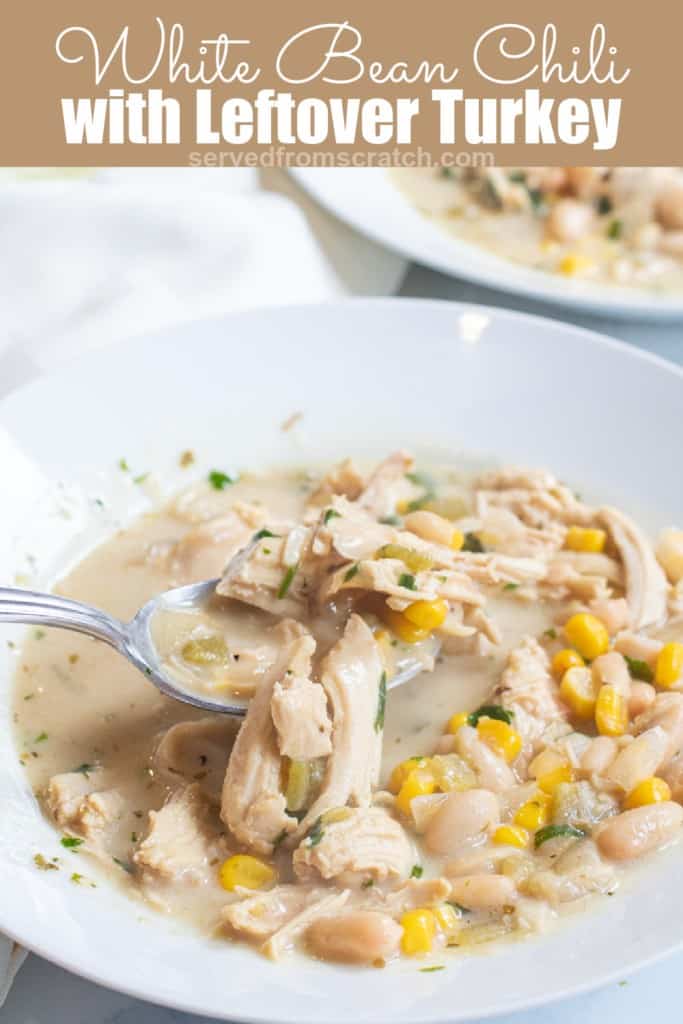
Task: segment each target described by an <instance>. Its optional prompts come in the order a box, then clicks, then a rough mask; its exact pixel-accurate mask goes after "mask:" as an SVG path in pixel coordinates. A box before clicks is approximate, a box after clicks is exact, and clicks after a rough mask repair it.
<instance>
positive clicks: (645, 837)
mask: <svg viewBox="0 0 683 1024" xmlns="http://www.w3.org/2000/svg"><path fill="white" fill-rule="evenodd" d="M681 825H683V807H681V806H680V804H675V803H673V801H671V800H667V801H664V802H663V803H661V804H647V805H646V806H645V807H636V808H634V809H633V810H632V811H624V813H623V814H618V815H617V816H616V817H615V818H610V819H609V821H607V822H606V824H605V825H603V826H602V828H601V829H600V831H599V833H598V835H597V844H598V848H599V850H600V853H602V854H603V856H605V857H609V858H610V860H633V859H634V858H635V857H642V856H643V855H644V854H646V853H651V852H652V851H653V850H657V849H659V847H660V846H664V845H665V844H666V843H670V842H671V840H672V839H674V838H675V836H676V834H677V833H678V832H680V829H681Z"/></svg>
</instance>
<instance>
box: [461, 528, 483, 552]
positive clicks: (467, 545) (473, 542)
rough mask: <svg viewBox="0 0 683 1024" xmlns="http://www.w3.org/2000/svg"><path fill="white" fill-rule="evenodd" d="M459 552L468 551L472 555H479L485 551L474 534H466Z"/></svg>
mask: <svg viewBox="0 0 683 1024" xmlns="http://www.w3.org/2000/svg"><path fill="white" fill-rule="evenodd" d="M460 550H461V551H469V553H470V554H472V555H481V554H483V552H484V551H485V550H486V549H485V547H484V545H483V544H482V542H481V541H480V540H479V538H478V537H477V535H476V533H466V534H465V540H464V541H463V545H462V547H461V549H460Z"/></svg>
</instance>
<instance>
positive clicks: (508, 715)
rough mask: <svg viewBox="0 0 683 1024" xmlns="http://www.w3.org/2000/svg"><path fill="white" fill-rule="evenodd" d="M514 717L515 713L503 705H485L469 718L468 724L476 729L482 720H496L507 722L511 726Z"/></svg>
mask: <svg viewBox="0 0 683 1024" xmlns="http://www.w3.org/2000/svg"><path fill="white" fill-rule="evenodd" d="M514 715H515V713H514V711H508V709H507V708H504V707H503V706H502V704H483V705H482V706H481V707H480V708H478V709H477V710H476V711H473V712H472V713H471V714H470V715H468V716H467V724H468V725H471V726H473V727H476V725H477V722H478V721H479V719H480V718H495V719H496V721H498V722H507V724H508V725H511V724H512V719H513V718H514Z"/></svg>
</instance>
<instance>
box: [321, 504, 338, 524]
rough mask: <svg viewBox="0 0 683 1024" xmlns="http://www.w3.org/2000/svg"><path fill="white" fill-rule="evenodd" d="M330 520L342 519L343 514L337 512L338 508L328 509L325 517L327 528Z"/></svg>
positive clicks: (324, 521)
mask: <svg viewBox="0 0 683 1024" xmlns="http://www.w3.org/2000/svg"><path fill="white" fill-rule="evenodd" d="M330 519H341V512H337V510H336V508H328V510H327V512H326V513H325V515H324V516H323V524H324V525H325V526H327V524H328V523H329V521H330Z"/></svg>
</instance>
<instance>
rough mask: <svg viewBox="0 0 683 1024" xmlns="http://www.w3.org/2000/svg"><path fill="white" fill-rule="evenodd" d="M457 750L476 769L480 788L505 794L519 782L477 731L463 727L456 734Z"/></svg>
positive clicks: (469, 727)
mask: <svg viewBox="0 0 683 1024" xmlns="http://www.w3.org/2000/svg"><path fill="white" fill-rule="evenodd" d="M454 746H455V750H456V752H457V753H458V754H460V756H461V757H464V759H465V760H466V761H467V762H468V763H469V764H470V765H471V766H472V768H474V770H475V772H476V773H477V781H478V782H479V785H480V786H483V787H484V788H485V789H490V790H492V791H493V792H494V793H503V792H505V790H506V789H510V787H511V786H514V785H515V784H516V782H517V780H516V779H515V777H514V775H513V774H512V770H511V768H510V766H509V765H508V764H506V762H505V761H504V760H503V758H502V757H499V756H498V755H497V754H494V752H493V751H492V750H491V748H490V747H487V745H486V744H485V743H483V742H482V741H481V740H480V739H479V736H478V734H477V730H476V729H473V728H472V726H471V725H462V726H461V727H460V728H459V729H458V731H457V733H456V734H455V744H454Z"/></svg>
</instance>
